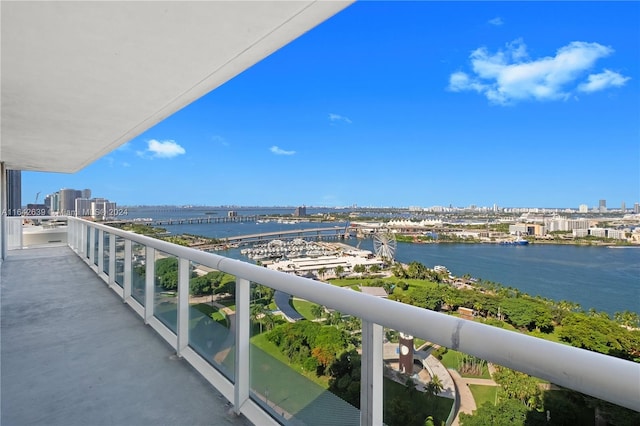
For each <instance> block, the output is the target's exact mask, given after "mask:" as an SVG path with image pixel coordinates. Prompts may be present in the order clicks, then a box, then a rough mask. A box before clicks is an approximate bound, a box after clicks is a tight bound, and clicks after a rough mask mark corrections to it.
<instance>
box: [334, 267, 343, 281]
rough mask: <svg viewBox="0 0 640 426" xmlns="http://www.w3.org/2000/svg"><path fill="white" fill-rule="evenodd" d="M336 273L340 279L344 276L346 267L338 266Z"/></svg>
mask: <svg viewBox="0 0 640 426" xmlns="http://www.w3.org/2000/svg"><path fill="white" fill-rule="evenodd" d="M335 271H336V275H337V276H338V278H341V277H342V274H343V273H344V267H343V266H342V265H338V266H336V268H335Z"/></svg>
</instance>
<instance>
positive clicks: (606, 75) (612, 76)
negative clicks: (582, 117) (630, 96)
mask: <svg viewBox="0 0 640 426" xmlns="http://www.w3.org/2000/svg"><path fill="white" fill-rule="evenodd" d="M630 79H631V77H625V76H623V75H621V74H619V73H617V72H613V71H610V70H604V72H602V73H600V74H591V75H590V76H589V77H588V78H587V80H588V81H587V82H586V83H582V84H581V85H579V86H578V90H579V91H581V92H587V93H591V92H597V91H598V90H604V89H608V88H609V87H621V86H624V84H625V83H626V82H627V81H628V80H630Z"/></svg>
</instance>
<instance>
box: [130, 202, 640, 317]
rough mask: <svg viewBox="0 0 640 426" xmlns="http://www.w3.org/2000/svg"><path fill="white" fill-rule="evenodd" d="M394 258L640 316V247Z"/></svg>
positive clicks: (418, 247)
mask: <svg viewBox="0 0 640 426" xmlns="http://www.w3.org/2000/svg"><path fill="white" fill-rule="evenodd" d="M292 210H293V209H292V208H290V209H272V210H265V209H261V208H256V209H254V210H250V209H246V210H244V211H238V214H239V215H250V214H291V213H292ZM307 212H308V213H309V210H308V211H307ZM328 212H329V213H330V210H328ZM132 213H133V214H132V216H131V217H152V218H154V219H160V218H169V217H170V218H174V219H177V218H192V217H198V216H199V215H202V214H203V212H195V211H194V210H192V209H184V211H182V210H180V211H161V212H158V211H154V212H149V211H144V210H140V211H135V210H134V211H133V212H132ZM145 214H147V215H148V216H145ZM216 214H217V215H226V210H220V211H217V212H216ZM345 225H346V223H345V222H327V223H321V224H318V223H313V222H301V223H297V224H285V223H277V222H267V223H256V222H234V223H219V224H185V225H170V226H164V228H166V229H167V231H169V232H171V233H172V234H182V233H189V234H195V235H202V236H206V237H211V238H220V239H222V238H225V237H230V236H237V235H248V234H255V233H261V232H273V231H282V230H294V229H308V228H316V227H331V226H345ZM345 243H347V244H350V245H353V246H355V245H357V244H358V243H360V248H363V249H367V250H372V251H373V242H372V241H371V239H364V240H357V239H355V238H352V239H349V240H345ZM218 254H221V255H223V256H228V257H233V258H236V259H241V260H245V261H251V260H249V259H248V258H246V257H244V256H242V255H241V254H240V249H230V250H227V251H224V252H218ZM395 258H396V260H398V261H400V262H403V263H409V262H412V261H418V262H420V263H422V264H424V265H426V266H428V267H433V266H435V265H443V266H446V267H447V268H448V269H449V270H450V271H451V273H452V274H453V275H456V276H462V275H464V274H469V275H471V276H472V277H475V278H482V279H483V280H489V281H494V282H497V283H500V284H501V285H503V286H505V287H513V288H517V289H518V290H520V291H522V292H524V293H528V294H530V295H532V296H541V297H544V298H549V299H553V300H567V301H572V302H576V303H579V304H580V305H581V307H582V308H583V309H584V310H589V309H591V308H594V309H596V310H597V311H604V312H607V313H608V314H610V315H613V314H614V313H615V312H622V311H625V310H628V311H632V312H636V313H640V247H623V248H609V247H594V246H574V245H555V244H529V245H528V246H503V245H499V244H450V243H441V244H411V243H398V246H397V250H396V255H395Z"/></svg>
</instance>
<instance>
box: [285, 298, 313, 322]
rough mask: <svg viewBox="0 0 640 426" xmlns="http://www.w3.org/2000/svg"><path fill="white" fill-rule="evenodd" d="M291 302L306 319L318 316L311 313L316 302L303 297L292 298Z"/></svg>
mask: <svg viewBox="0 0 640 426" xmlns="http://www.w3.org/2000/svg"><path fill="white" fill-rule="evenodd" d="M291 304H292V305H293V309H295V310H296V311H298V313H299V314H300V315H302V316H303V317H305V318H306V319H308V320H314V319H315V318H316V317H314V316H313V314H312V313H311V307H312V306H314V305H316V303H311V302H307V301H306V300H302V299H292V300H291Z"/></svg>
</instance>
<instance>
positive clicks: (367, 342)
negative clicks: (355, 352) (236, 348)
mask: <svg viewBox="0 0 640 426" xmlns="http://www.w3.org/2000/svg"><path fill="white" fill-rule="evenodd" d="M383 333H384V330H383V327H382V326H381V325H378V324H375V323H372V322H368V321H364V320H362V361H361V362H362V365H361V368H360V371H361V373H360V374H361V376H360V426H374V425H381V424H382V420H383V419H382V417H383V415H382V414H383V413H382V405H383V404H382V391H383V380H382V378H383V362H384V360H383V344H382V336H383Z"/></svg>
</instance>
